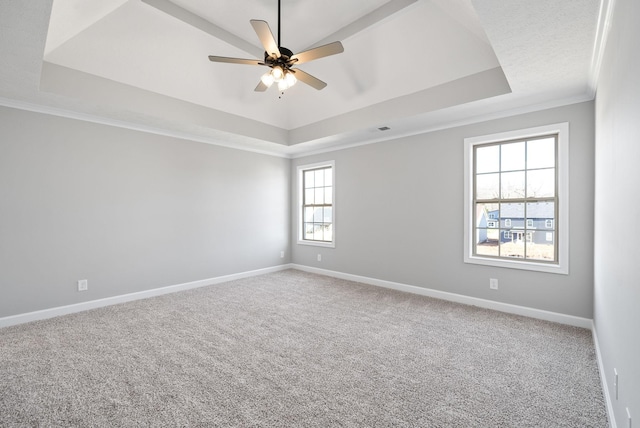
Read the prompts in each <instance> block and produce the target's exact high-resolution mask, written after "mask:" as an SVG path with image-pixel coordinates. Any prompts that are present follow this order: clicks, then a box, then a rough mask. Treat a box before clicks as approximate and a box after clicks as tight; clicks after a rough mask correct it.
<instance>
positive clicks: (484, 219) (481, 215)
mask: <svg viewBox="0 0 640 428" xmlns="http://www.w3.org/2000/svg"><path fill="white" fill-rule="evenodd" d="M475 218H476V226H478V227H489V226H488V225H489V222H490V221H492V220H494V221H496V222H498V221H499V219H500V205H499V204H476V217H475ZM496 227H497V226H496Z"/></svg>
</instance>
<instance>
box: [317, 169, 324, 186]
mask: <svg viewBox="0 0 640 428" xmlns="http://www.w3.org/2000/svg"><path fill="white" fill-rule="evenodd" d="M315 180H316V181H315V186H316V187H322V186H324V169H318V170H316V171H315Z"/></svg>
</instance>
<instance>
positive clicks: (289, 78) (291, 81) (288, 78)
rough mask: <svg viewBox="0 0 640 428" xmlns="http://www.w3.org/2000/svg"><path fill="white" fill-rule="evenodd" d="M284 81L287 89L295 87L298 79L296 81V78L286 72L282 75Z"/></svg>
mask: <svg viewBox="0 0 640 428" xmlns="http://www.w3.org/2000/svg"><path fill="white" fill-rule="evenodd" d="M284 80H285V81H286V82H287V85H288V87H289V88H290V87H292V86H293V85H295V84H296V82H297V81H298V79H296V76H295V75H294V74H293V73H292V72H291V71H288V72H287V74H285V75H284Z"/></svg>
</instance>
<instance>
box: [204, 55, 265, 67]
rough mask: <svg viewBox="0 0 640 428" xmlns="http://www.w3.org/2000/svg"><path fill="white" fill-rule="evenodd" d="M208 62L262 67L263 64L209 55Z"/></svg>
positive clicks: (252, 60)
mask: <svg viewBox="0 0 640 428" xmlns="http://www.w3.org/2000/svg"><path fill="white" fill-rule="evenodd" d="M209 61H213V62H227V63H230V64H247V65H264V62H262V61H260V60H258V59H244V58H229V57H226V56H215V55H209Z"/></svg>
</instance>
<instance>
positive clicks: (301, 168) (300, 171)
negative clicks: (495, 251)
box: [296, 160, 336, 248]
mask: <svg viewBox="0 0 640 428" xmlns="http://www.w3.org/2000/svg"><path fill="white" fill-rule="evenodd" d="M320 168H331V192H332V201H331V225H332V234H331V241H313V240H309V239H305V238H304V188H303V184H304V172H305V171H309V170H314V169H320ZM296 176H297V182H298V183H297V184H298V204H297V224H298V232H297V235H298V242H297V243H298V244H299V245H311V246H316V247H328V248H335V246H336V165H335V161H333V160H331V161H325V162H317V163H312V164H306V165H298V167H297V175H296Z"/></svg>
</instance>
